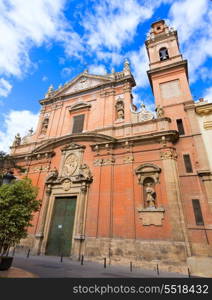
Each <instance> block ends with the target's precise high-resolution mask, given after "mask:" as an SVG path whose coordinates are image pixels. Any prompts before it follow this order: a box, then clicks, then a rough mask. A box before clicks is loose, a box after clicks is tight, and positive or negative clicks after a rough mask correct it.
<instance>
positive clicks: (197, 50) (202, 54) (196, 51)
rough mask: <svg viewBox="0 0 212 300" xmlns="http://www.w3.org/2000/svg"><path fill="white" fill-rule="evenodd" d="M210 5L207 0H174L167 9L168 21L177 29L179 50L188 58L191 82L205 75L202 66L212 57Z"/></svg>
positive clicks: (211, 13) (211, 12)
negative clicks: (168, 9)
mask: <svg viewBox="0 0 212 300" xmlns="http://www.w3.org/2000/svg"><path fill="white" fill-rule="evenodd" d="M210 5H211V3H210V1H207V0H192V1H190V0H180V1H175V2H174V3H173V5H172V6H171V8H170V11H169V20H170V23H171V25H172V26H174V27H175V28H176V29H177V31H178V35H179V42H180V45H181V49H182V51H181V52H182V53H183V56H184V57H185V58H186V59H188V63H189V75H190V82H191V83H193V82H195V81H196V80H198V79H199V78H202V79H203V77H202V76H204V77H206V76H205V75H206V74H205V72H204V69H202V68H203V65H204V63H205V62H206V61H207V59H208V58H209V57H212V11H211V10H210ZM203 73H204V74H203ZM207 77H208V76H207Z"/></svg>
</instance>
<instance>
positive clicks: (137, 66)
mask: <svg viewBox="0 0 212 300" xmlns="http://www.w3.org/2000/svg"><path fill="white" fill-rule="evenodd" d="M128 57H129V58H130V63H131V66H132V73H133V75H134V77H135V81H136V85H137V87H141V86H142V87H145V86H148V84H149V81H148V77H147V74H146V71H147V70H148V68H149V60H148V56H147V51H146V47H145V46H144V45H143V46H141V47H140V49H139V50H138V51H132V52H129V53H128Z"/></svg>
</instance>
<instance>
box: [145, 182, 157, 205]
mask: <svg viewBox="0 0 212 300" xmlns="http://www.w3.org/2000/svg"><path fill="white" fill-rule="evenodd" d="M145 192H146V206H147V207H156V205H155V198H156V193H155V190H154V188H153V186H152V183H150V182H148V183H147V184H146V188H145Z"/></svg>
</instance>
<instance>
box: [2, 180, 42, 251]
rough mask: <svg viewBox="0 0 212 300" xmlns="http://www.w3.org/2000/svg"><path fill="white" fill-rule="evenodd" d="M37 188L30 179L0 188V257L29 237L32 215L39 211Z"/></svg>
mask: <svg viewBox="0 0 212 300" xmlns="http://www.w3.org/2000/svg"><path fill="white" fill-rule="evenodd" d="M37 194H38V189H37V187H34V186H33V185H32V182H31V180H30V179H28V178H24V179H22V180H17V181H16V180H15V181H13V182H12V183H11V184H3V185H1V186H0V256H3V255H7V254H8V252H9V249H10V247H12V246H14V245H15V244H17V243H19V241H20V240H21V239H22V238H25V237H26V236H27V228H28V227H29V226H32V225H31V224H30V221H31V220H32V213H33V212H36V211H38V210H39V207H40V201H38V200H36V197H37Z"/></svg>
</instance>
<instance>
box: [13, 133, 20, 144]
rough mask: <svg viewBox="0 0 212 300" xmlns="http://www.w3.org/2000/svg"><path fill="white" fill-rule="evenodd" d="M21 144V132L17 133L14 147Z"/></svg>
mask: <svg viewBox="0 0 212 300" xmlns="http://www.w3.org/2000/svg"><path fill="white" fill-rule="evenodd" d="M20 144H21V137H20V133H17V134H16V136H15V139H14V142H13V147H17V146H19V145H20Z"/></svg>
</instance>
